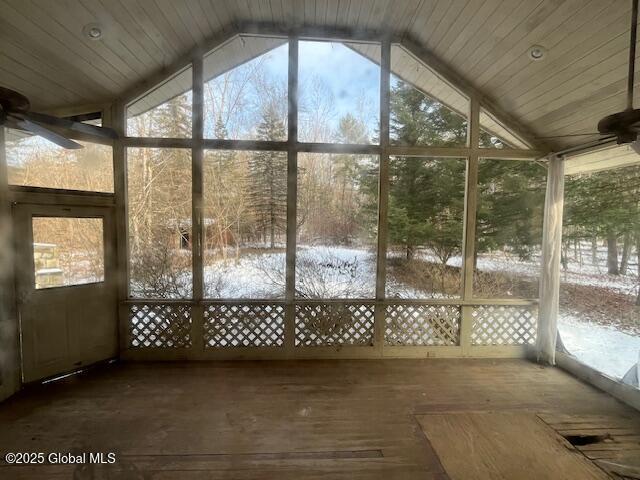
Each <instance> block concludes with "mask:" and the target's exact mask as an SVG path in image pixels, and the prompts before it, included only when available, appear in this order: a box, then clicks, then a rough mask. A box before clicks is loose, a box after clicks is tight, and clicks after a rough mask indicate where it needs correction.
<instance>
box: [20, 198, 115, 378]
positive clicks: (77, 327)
mask: <svg viewBox="0 0 640 480" xmlns="http://www.w3.org/2000/svg"><path fill="white" fill-rule="evenodd" d="M13 213H14V220H15V227H16V228H15V233H16V249H17V252H16V254H17V255H16V258H17V265H16V268H17V272H16V273H17V293H18V295H17V298H18V313H19V318H20V330H21V346H22V376H23V381H24V382H25V383H26V382H31V381H35V380H39V379H42V378H46V377H50V376H53V375H57V374H61V373H65V372H69V371H73V370H76V369H79V368H82V367H84V366H86V365H89V364H91V363H95V362H98V361H101V360H106V359H109V358H113V357H115V356H117V353H118V327H117V325H118V323H117V288H116V272H115V266H116V259H115V238H114V237H115V233H114V224H113V220H112V209H111V208H109V207H76V206H69V207H67V206H48V205H16V206H14V211H13Z"/></svg>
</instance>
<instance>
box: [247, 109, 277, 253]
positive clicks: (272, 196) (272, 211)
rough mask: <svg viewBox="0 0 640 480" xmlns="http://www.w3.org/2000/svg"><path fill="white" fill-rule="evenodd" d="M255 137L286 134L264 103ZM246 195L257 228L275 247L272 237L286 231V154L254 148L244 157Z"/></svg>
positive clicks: (275, 136)
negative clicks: (246, 163) (246, 183)
mask: <svg viewBox="0 0 640 480" xmlns="http://www.w3.org/2000/svg"><path fill="white" fill-rule="evenodd" d="M257 133H258V139H259V140H275V139H279V138H283V136H286V132H285V126H284V124H283V123H282V121H281V120H280V119H279V117H278V114H277V112H276V111H275V109H274V108H273V107H272V106H267V107H265V109H264V111H263V114H262V121H261V122H260V124H259V125H258V129H257ZM247 188H248V195H249V197H250V198H251V203H252V207H253V214H254V217H255V220H256V223H257V229H258V231H259V233H260V234H261V236H262V238H263V240H266V239H267V238H268V239H269V244H270V246H271V248H273V247H275V243H276V237H277V236H278V235H280V234H282V233H284V232H286V224H287V157H286V156H285V155H283V154H282V153H280V152H268V151H262V152H256V153H255V154H253V155H252V156H251V158H250V159H249V160H248V187H247Z"/></svg>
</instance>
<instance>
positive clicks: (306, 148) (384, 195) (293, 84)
mask: <svg viewBox="0 0 640 480" xmlns="http://www.w3.org/2000/svg"><path fill="white" fill-rule="evenodd" d="M243 35H250V36H266V37H276V38H280V39H285V38H286V39H287V41H288V50H289V59H288V97H289V106H288V136H287V140H283V141H261V140H220V139H218V140H216V139H206V138H204V136H203V124H204V112H203V99H204V94H203V85H204V81H203V58H204V57H205V56H206V55H208V54H209V53H210V52H211V51H212V50H214V49H215V48H221V47H223V46H224V45H225V43H227V42H229V41H230V40H231V39H233V38H235V37H236V36H240V37H242V36H243ZM304 40H312V41H318V40H319V41H329V42H340V41H343V42H347V43H348V42H362V43H377V44H378V45H379V47H380V115H379V119H380V130H379V132H380V133H379V136H380V139H379V143H378V144H373V145H365V144H355V145H354V144H337V143H310V142H301V141H299V138H298V113H299V109H298V75H299V68H298V47H299V42H300V41H304ZM392 44H393V45H396V44H398V45H400V46H401V47H403V48H404V49H406V50H408V51H409V52H410V53H411V54H412V55H414V56H415V57H416V59H417V60H418V61H420V62H421V63H423V64H424V65H425V66H426V67H427V68H430V69H431V70H432V71H434V72H435V73H436V74H437V75H439V76H441V78H442V79H443V80H444V81H445V82H447V83H449V84H450V85H451V86H452V87H453V88H455V89H457V90H458V91H460V92H461V93H462V94H464V95H465V96H467V97H468V98H469V112H468V115H467V119H468V122H467V126H468V135H467V145H466V146H460V147H432V146H403V145H392V144H391V142H390V138H389V124H390V111H389V110H390V89H391V85H390V83H391V82H390V79H391V73H392V72H391V46H392ZM208 47H209V48H208V49H206V50H200V51H199V52H197V53H196V54H192V55H190V56H189V57H188V58H185V59H183V60H182V62H178V64H177V65H176V66H175V69H174V72H179V71H184V69H185V68H191V71H192V73H193V81H192V88H193V90H192V91H193V109H192V110H193V118H192V126H193V128H192V138H188V139H184V138H142V137H126V136H124V137H123V138H122V139H121V141H120V142H118V143H119V144H120V145H121V146H122V148H121V149H116V150H117V151H116V152H114V156H117V157H118V161H117V163H121V162H123V161H125V162H126V148H127V147H155V148H185V149H191V150H192V167H193V175H192V178H193V189H192V195H193V225H195V226H199V227H198V228H197V229H194V232H193V233H192V247H193V248H192V254H193V270H194V276H193V298H192V299H189V300H187V301H191V302H194V303H198V302H201V301H203V300H205V298H204V291H203V290H204V289H203V285H202V283H203V261H202V260H203V252H202V249H203V244H202V243H203V242H202V235H203V232H202V224H203V223H202V208H201V206H202V189H203V185H202V157H203V152H204V151H205V150H253V151H256V150H269V151H281V152H287V155H288V173H287V177H288V201H287V209H288V213H287V217H288V219H287V247H286V256H287V260H286V272H287V282H286V293H285V303H287V304H295V303H296V298H295V294H294V290H295V252H296V228H295V218H296V198H297V157H298V154H299V153H345V154H365V155H366V154H374V155H377V156H378V158H379V178H378V181H379V195H378V239H377V248H376V264H377V266H376V294H375V301H376V302H381V303H385V302H386V301H387V299H386V297H385V289H386V286H385V284H386V281H385V280H386V279H385V276H386V272H385V270H386V269H385V265H384V264H385V262H386V252H387V244H386V243H387V241H386V232H387V218H386V217H387V214H388V187H389V186H388V181H389V179H388V175H389V156H405V157H407V156H418V157H454V158H466V159H467V172H466V179H465V200H464V204H465V211H464V219H463V224H464V225H463V232H464V234H463V255H462V257H463V259H462V277H463V281H462V284H463V287H462V293H461V296H460V298H452V299H447V300H443V299H424V300H417V301H418V302H423V303H436V304H437V303H443V304H456V305H469V306H472V305H478V304H483V303H504V304H512V303H514V302H520V303H521V304H527V305H533V304H535V303H537V301H538V299H537V298H520V299H514V298H509V297H505V298H492V299H479V298H474V297H473V291H472V290H473V263H472V255H473V252H474V250H475V242H474V240H475V238H474V235H475V217H476V207H477V202H476V201H475V200H474V199H475V197H476V193H477V187H478V186H477V174H478V161H479V158H481V157H491V158H500V159H503V158H504V159H518V160H530V161H539V159H540V158H542V157H544V156H545V155H546V153H547V152H546V150H543V148H544V147H542V148H541V147H540V145H539V144H538V143H537V142H535V140H532V141H531V142H530V143H531V145H534V147H538V149H537V150H534V149H531V150H524V149H512V148H500V149H498V148H495V149H494V148H482V147H480V146H479V138H480V130H481V128H482V127H481V126H480V120H479V117H480V111H481V109H482V110H484V111H487V112H490V113H492V114H493V115H494V116H495V117H496V118H498V119H499V118H501V116H500V115H498V114H495V113H494V109H495V107H494V106H493V105H491V104H489V103H488V102H487V101H486V100H485V99H484V97H483V96H482V95H481V94H480V92H478V91H477V90H475V89H473V88H472V87H470V86H469V85H467V84H465V83H464V82H462V81H460V80H459V79H458V78H457V77H455V75H453V74H451V72H450V71H448V70H447V69H446V68H444V67H442V65H440V64H439V63H438V62H437V61H435V60H434V59H433V58H432V57H431V56H430V55H429V54H428V52H426V51H424V50H423V49H421V47H419V46H417V45H415V44H413V43H411V42H410V41H408V40H403V39H399V38H396V37H393V36H385V35H367V34H359V35H343V34H336V35H327V34H323V35H315V34H313V33H310V34H308V35H306V34H304V33H303V34H300V31H299V30H298V31H297V32H292V31H284V32H283V31H277V30H269V29H258V31H251V32H247V33H245V34H242V33H240V34H238V33H237V32H234V33H232V34H230V35H228V36H227V37H225V38H222V39H220V38H218V39H216V40H215V41H214V42H213V44H211V45H209V46H208ZM203 52H204V53H203ZM171 76H172V75H171V74H166V73H165V75H163V76H162V77H158V78H156V79H154V80H155V81H156V82H157V83H161V82H162V81H164V80H166V79H167V78H171ZM147 85H148V84H147ZM146 88H147V89H148V87H146ZM151 90H152V89H151ZM143 94H144V91H143V90H141V89H140V88H138V89H134V90H132V91H131V92H129V94H128V95H126V96H125V97H124V98H123V100H122V102H121V103H120V104H119V108H118V109H117V112H118V114H119V115H117V116H116V122H117V123H118V124H120V126H121V131H122V127H126V115H124V113H125V112H126V108H127V105H128V104H129V103H131V102H133V101H135V100H138V99H139V98H140V97H141V95H143ZM123 122H124V125H123ZM503 123H504V124H507V123H508V122H503ZM518 127H519V126H515V127H514V128H513V131H514V132H517V133H518V134H521V136H522V137H523V138H525V137H526V139H527V141H528V140H529V139H530V138H531V137H528V136H527V135H526V134H524V133H522V132H521V131H520V130H518ZM125 131H126V129H125ZM122 174H124V175H126V172H119V175H120V176H122ZM117 176H118V175H117ZM121 178H122V177H121ZM125 182H126V180H125ZM125 184H126V183H125ZM117 196H118V195H117ZM120 201H121V202H122V201H126V199H122V198H121V200H120ZM119 223H120V225H119V237H120V236H121V235H120V231H121V230H122V231H124V232H126V223H127V219H126V218H124V219H123V218H121V219H120V222H119ZM196 230H197V231H196ZM124 238H128V237H127V235H124ZM127 247H128V246H127ZM124 250H125V251H124V252H122V255H121V259H120V262H121V264H128V259H127V256H128V252H127V248H125V249H124ZM128 283H129V282H128V281H127V282H126V285H128ZM123 297H124V298H131V297H130V296H129V292H128V290H127V291H126V292H124V294H123ZM149 300H156V299H149ZM228 300H232V299H228ZM265 300H266V299H265ZM327 300H329V299H327ZM340 300H348V299H331V301H340ZM220 301H224V300H220ZM252 301H253V300H252Z"/></svg>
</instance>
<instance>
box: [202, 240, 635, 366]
mask: <svg viewBox="0 0 640 480" xmlns="http://www.w3.org/2000/svg"><path fill="white" fill-rule="evenodd" d="M391 255H393V254H391ZM417 256H418V257H419V258H421V259H422V260H425V261H430V262H434V263H436V262H437V259H436V258H435V257H434V256H433V255H430V254H429V253H428V252H426V251H420V252H418V253H417ZM598 256H599V257H603V256H604V257H605V258H606V250H604V251H599V252H598ZM584 258H585V259H588V260H585V262H583V263H582V265H580V264H579V263H578V262H575V261H570V262H569V264H568V269H567V270H566V271H565V272H563V276H562V282H563V285H568V284H572V285H578V286H585V287H598V288H604V289H607V290H609V291H612V292H618V293H623V294H624V295H628V296H629V298H630V302H633V300H634V299H635V294H636V291H637V290H636V289H637V288H638V287H637V285H638V283H637V282H638V280H637V276H636V273H635V272H637V268H635V267H636V266H635V264H634V265H633V267H634V268H630V271H629V273H628V274H627V275H608V274H607V273H606V267H604V266H599V267H598V266H593V265H591V264H590V263H589V260H590V257H589V256H587V255H586V254H585V255H584ZM601 260H603V261H604V258H601ZM447 263H448V265H450V266H452V267H459V266H460V265H461V263H462V259H461V258H460V257H453V258H451V259H450V260H449V262H447ZM538 265H539V258H538V256H537V255H536V256H534V257H533V258H532V259H530V260H529V261H526V262H523V261H521V260H519V259H518V258H517V257H515V256H512V255H507V254H504V253H501V252H497V253H492V254H483V255H480V256H479V257H478V267H479V269H480V270H482V271H485V272H503V273H506V274H510V275H514V276H519V277H529V278H532V279H537V278H538V277H539V267H538ZM375 269H376V259H375V252H374V251H371V250H367V249H364V248H360V249H359V248H346V247H337V246H315V245H314V246H306V245H300V246H299V247H298V250H297V262H296V290H297V291H298V295H300V296H302V297H305V298H372V297H373V296H374V294H375ZM204 273H205V289H206V296H207V297H208V298H283V297H284V284H285V253H284V250H283V249H281V250H278V251H277V252H274V251H268V250H266V251H264V253H263V252H261V251H260V248H253V249H251V250H250V251H249V252H248V253H245V254H243V255H241V256H240V257H239V258H234V256H233V255H230V258H229V259H227V260H214V259H213V258H212V259H211V260H209V261H207V262H206V263H205V272H204ZM387 287H388V288H387V290H388V291H387V293H388V294H390V296H394V297H400V298H434V297H441V296H442V295H438V294H436V293H434V292H422V291H420V290H418V289H415V288H413V287H412V286H410V285H405V284H403V283H401V282H399V281H398V280H397V279H395V278H392V277H390V278H388V279H387ZM605 313H606V311H605ZM614 316H615V315H614V314H612V318H611V325H609V326H604V325H601V324H596V323H592V322H589V321H588V320H587V319H586V318H583V317H582V316H579V315H575V314H571V313H570V312H567V311H564V312H561V316H560V319H559V330H560V334H561V336H562V340H563V342H564V344H565V347H566V348H567V350H569V352H571V353H572V354H573V355H575V356H576V357H577V358H578V359H579V360H581V361H582V362H584V363H586V364H587V365H589V366H591V367H593V368H595V369H597V370H599V371H602V372H603V373H606V374H608V375H610V376H612V377H616V378H620V377H622V376H623V375H624V374H625V373H626V372H627V370H628V369H629V368H630V367H631V366H632V365H633V364H634V363H635V362H637V361H638V357H639V355H640V336H637V335H636V336H634V335H632V334H629V333H626V332H625V331H622V328H623V327H621V326H620V325H619V324H620V322H619V321H617V320H616V318H613V317H614ZM607 320H608V317H607ZM616 325H618V327H616Z"/></svg>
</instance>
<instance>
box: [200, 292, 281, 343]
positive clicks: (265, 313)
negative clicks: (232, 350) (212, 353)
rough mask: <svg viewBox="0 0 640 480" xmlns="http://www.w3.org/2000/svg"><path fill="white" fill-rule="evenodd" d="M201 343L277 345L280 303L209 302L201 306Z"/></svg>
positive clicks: (279, 326)
mask: <svg viewBox="0 0 640 480" xmlns="http://www.w3.org/2000/svg"><path fill="white" fill-rule="evenodd" d="M204 344H205V347H210V348H211V347H213V348H224V347H281V346H282V345H283V344H284V306H283V305H279V304H273V303H244V304H233V305H230V304H210V305H206V306H205V309H204Z"/></svg>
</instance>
